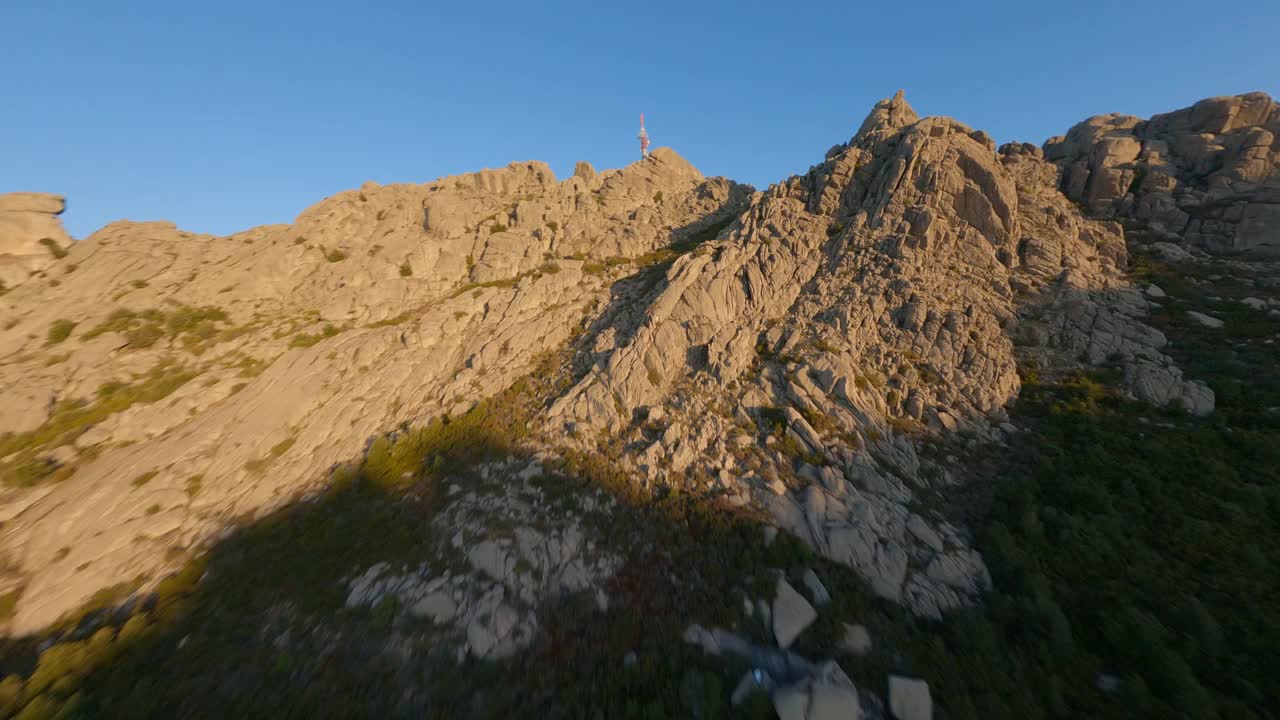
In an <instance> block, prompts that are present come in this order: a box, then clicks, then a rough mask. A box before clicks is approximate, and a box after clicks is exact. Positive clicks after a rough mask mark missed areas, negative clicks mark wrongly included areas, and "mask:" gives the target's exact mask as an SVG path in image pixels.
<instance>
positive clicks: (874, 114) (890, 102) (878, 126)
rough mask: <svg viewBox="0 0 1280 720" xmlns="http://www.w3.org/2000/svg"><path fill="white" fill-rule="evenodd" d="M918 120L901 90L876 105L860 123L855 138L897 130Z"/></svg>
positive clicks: (918, 117)
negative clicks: (860, 125)
mask: <svg viewBox="0 0 1280 720" xmlns="http://www.w3.org/2000/svg"><path fill="white" fill-rule="evenodd" d="M919 119H920V116H919V115H917V114H916V111H915V109H914V108H912V107H911V105H910V104H909V103H908V102H907V101H906V99H905V98H904V97H903V92H902V90H899V91H898V92H896V93H894V94H893V97H891V98H885V99H883V100H881V101H880V102H878V103H876V106H875V107H874V108H872V109H871V113H870V114H869V115H867V119H866V120H863V121H862V127H860V128H858V134H857V136H856V137H864V136H866V135H869V134H871V133H875V132H879V131H882V130H886V129H888V130H897V129H899V128H904V127H906V126H908V125H910V124H912V123H914V122H916V121H917V120H919Z"/></svg>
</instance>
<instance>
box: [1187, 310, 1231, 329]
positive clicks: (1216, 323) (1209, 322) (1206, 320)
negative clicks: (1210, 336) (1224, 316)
mask: <svg viewBox="0 0 1280 720" xmlns="http://www.w3.org/2000/svg"><path fill="white" fill-rule="evenodd" d="M1187 314H1188V315H1190V316H1191V319H1193V320H1195V321H1196V322H1198V323H1200V324H1201V325H1203V326H1205V327H1208V328H1220V327H1222V326H1223V325H1224V323H1223V322H1222V321H1221V320H1219V319H1218V318H1216V317H1210V316H1209V315H1205V314H1204V313H1200V312H1196V311H1195V310H1188V311H1187Z"/></svg>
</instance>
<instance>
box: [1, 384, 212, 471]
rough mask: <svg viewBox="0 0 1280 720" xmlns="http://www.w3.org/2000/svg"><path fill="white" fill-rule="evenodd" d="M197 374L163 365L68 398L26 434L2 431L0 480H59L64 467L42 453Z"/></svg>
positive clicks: (68, 441)
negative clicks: (87, 395) (88, 394)
mask: <svg viewBox="0 0 1280 720" xmlns="http://www.w3.org/2000/svg"><path fill="white" fill-rule="evenodd" d="M193 377H195V373H194V372H192V371H190V370H187V369H186V368H183V367H181V366H177V365H171V364H161V365H159V366H157V367H155V368H153V369H152V370H151V371H150V372H149V373H147V374H146V375H144V376H142V377H140V378H138V379H136V380H134V381H132V382H128V383H126V382H120V381H116V382H108V383H104V384H103V385H102V386H101V387H99V388H98V391H97V394H96V397H95V398H94V400H92V401H88V400H64V401H62V402H60V403H59V404H58V405H56V406H55V407H54V410H53V413H52V415H51V416H50V418H49V419H48V420H46V421H45V422H44V423H43V424H41V425H40V427H37V428H35V429H34V430H29V431H27V432H22V433H5V434H3V435H0V457H4V458H7V457H8V456H10V455H12V456H13V459H11V460H8V461H7V462H5V463H0V481H3V482H4V483H6V484H10V485H18V486H29V485H33V484H36V483H38V482H41V481H45V480H50V479H57V478H58V477H59V476H58V473H59V471H60V470H62V468H60V467H59V466H58V465H57V464H55V463H53V462H51V461H49V460H47V459H45V458H44V457H43V456H42V453H44V452H47V451H49V450H52V449H54V448H57V447H61V446H63V445H67V444H70V443H73V442H74V441H75V439H76V438H78V437H79V436H80V435H82V434H84V432H85V431H87V430H88V429H89V428H91V427H93V426H94V425H96V424H97V423H100V422H102V421H103V420H105V419H107V418H108V417H110V416H111V415H112V414H114V413H117V412H120V411H122V410H125V409H128V408H130V407H132V406H133V405H135V404H138V403H152V402H156V401H157V400H161V399H163V398H165V397H167V396H168V395H169V394H170V393H172V392H173V391H174V390H177V389H178V388H180V387H182V386H183V385H185V384H186V383H187V382H188V381H189V380H191V378H193Z"/></svg>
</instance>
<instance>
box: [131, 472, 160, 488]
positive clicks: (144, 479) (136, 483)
mask: <svg viewBox="0 0 1280 720" xmlns="http://www.w3.org/2000/svg"><path fill="white" fill-rule="evenodd" d="M159 474H160V471H159V470H151V471H150V472H144V473H142V474H141V475H139V476H138V477H136V478H134V479H133V487H134V488H140V487H142V486H143V485H146V484H147V483H149V482H151V480H152V478H154V477H155V476H157V475H159Z"/></svg>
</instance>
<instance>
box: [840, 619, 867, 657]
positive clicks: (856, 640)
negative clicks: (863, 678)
mask: <svg viewBox="0 0 1280 720" xmlns="http://www.w3.org/2000/svg"><path fill="white" fill-rule="evenodd" d="M840 649H841V650H844V651H845V652H849V653H852V654H854V655H866V654H867V653H869V652H871V633H869V632H867V627H866V626H865V625H849V624H848V623H845V624H844V637H842V638H840Z"/></svg>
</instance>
